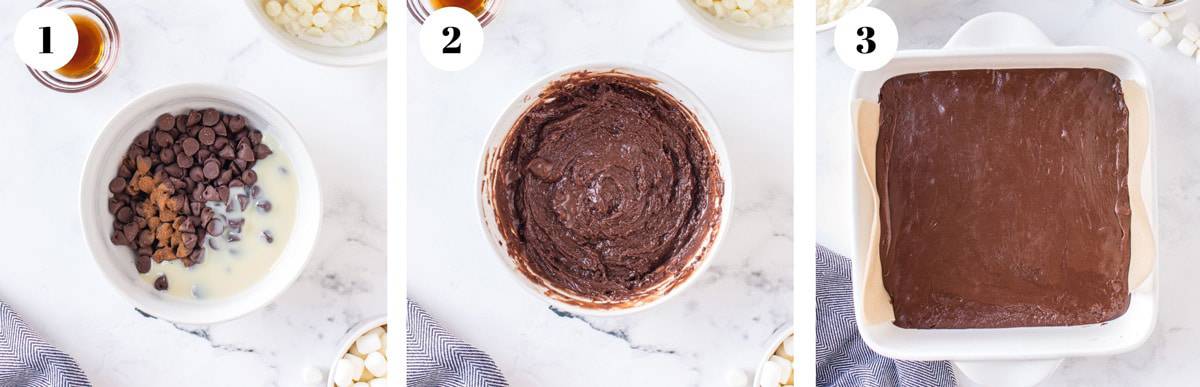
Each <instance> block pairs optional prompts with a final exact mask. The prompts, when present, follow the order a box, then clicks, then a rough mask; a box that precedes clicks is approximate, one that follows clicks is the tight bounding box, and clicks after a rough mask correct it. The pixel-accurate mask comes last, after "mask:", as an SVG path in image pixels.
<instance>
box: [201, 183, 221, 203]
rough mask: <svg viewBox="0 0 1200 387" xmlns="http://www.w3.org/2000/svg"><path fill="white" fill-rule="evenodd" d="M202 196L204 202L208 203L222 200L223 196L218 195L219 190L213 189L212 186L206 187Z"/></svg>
mask: <svg viewBox="0 0 1200 387" xmlns="http://www.w3.org/2000/svg"><path fill="white" fill-rule="evenodd" d="M201 195H202V197H203V198H204V201H206V202H215V201H217V200H219V199H221V195H220V194H218V193H217V190H216V189H215V188H213V187H212V186H207V187H204V191H203V193H202V194H201Z"/></svg>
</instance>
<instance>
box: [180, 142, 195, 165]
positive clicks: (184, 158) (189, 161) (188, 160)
mask: <svg viewBox="0 0 1200 387" xmlns="http://www.w3.org/2000/svg"><path fill="white" fill-rule="evenodd" d="M189 140H191V139H190V138H189ZM192 141H195V140H192ZM195 162H196V160H195V159H193V158H192V156H191V155H188V154H187V152H186V151H185V152H184V153H176V154H175V164H176V165H179V167H180V168H183V169H187V168H191V167H192V165H194V164H195Z"/></svg>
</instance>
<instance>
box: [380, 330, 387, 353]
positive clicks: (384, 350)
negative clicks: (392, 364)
mask: <svg viewBox="0 0 1200 387" xmlns="http://www.w3.org/2000/svg"><path fill="white" fill-rule="evenodd" d="M379 353H381V354H383V356H384V357H387V332H383V334H381V335H379Z"/></svg>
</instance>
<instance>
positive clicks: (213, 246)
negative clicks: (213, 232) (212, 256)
mask: <svg viewBox="0 0 1200 387" xmlns="http://www.w3.org/2000/svg"><path fill="white" fill-rule="evenodd" d="M208 248H209V249H212V250H213V251H216V250H220V249H221V248H220V247H219V246H217V239H216V238H208Z"/></svg>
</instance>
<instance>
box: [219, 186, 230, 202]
mask: <svg viewBox="0 0 1200 387" xmlns="http://www.w3.org/2000/svg"><path fill="white" fill-rule="evenodd" d="M217 196H218V197H219V198H220V199H221V201H222V202H228V201H229V186H227V185H223V186H219V187H217Z"/></svg>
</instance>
